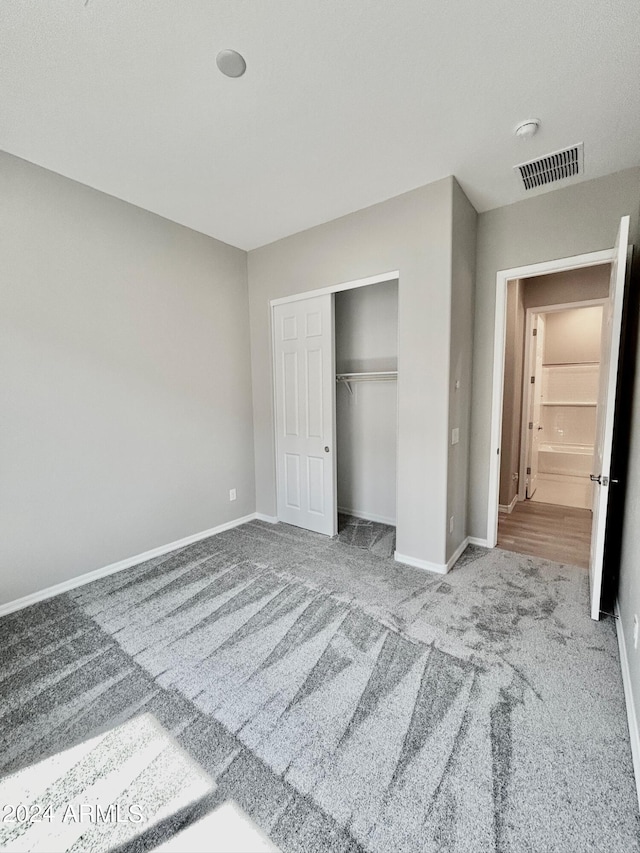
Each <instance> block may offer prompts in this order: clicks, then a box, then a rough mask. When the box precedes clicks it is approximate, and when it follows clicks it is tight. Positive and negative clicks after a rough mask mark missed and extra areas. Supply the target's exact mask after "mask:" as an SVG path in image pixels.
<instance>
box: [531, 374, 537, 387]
mask: <svg viewBox="0 0 640 853" xmlns="http://www.w3.org/2000/svg"><path fill="white" fill-rule="evenodd" d="M531 384H532V385H535V384H536V377H535V376H532V377H531Z"/></svg>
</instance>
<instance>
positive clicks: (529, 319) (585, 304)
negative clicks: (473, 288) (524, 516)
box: [518, 297, 607, 501]
mask: <svg viewBox="0 0 640 853" xmlns="http://www.w3.org/2000/svg"><path fill="white" fill-rule="evenodd" d="M606 301H607V300H606V299H605V298H604V297H602V298H601V299H581V300H579V301H576V302H562V303H558V304H557V305H539V306H536V307H535V308H527V309H526V312H525V316H526V322H525V332H524V334H525V338H524V340H525V348H524V366H523V370H522V411H521V413H520V464H519V466H518V471H519V474H518V500H519V501H523V500H525V498H526V494H525V490H526V484H525V479H526V473H525V472H526V468H527V456H528V448H527V444H528V440H529V429H528V422H529V414H528V413H529V411H530V404H531V381H530V380H529V381H528V382H527V378H528V377H529V376H530V374H531V347H530V346H528V345H527V344H530V343H531V332H532V330H533V318H534V317H535V316H536V314H553V313H554V312H556V311H568V310H571V309H573V308H592V307H595V306H596V305H604V304H605V302H606Z"/></svg>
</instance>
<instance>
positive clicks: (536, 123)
mask: <svg viewBox="0 0 640 853" xmlns="http://www.w3.org/2000/svg"><path fill="white" fill-rule="evenodd" d="M539 127H540V119H539V118H528V119H527V120H526V121H521V122H520V124H519V125H518V126H517V127H516V128H515V130H514V131H513V132H514V134H515V135H516V136H517V137H518V139H531V137H532V136H535V135H536V133H537V132H538V128H539Z"/></svg>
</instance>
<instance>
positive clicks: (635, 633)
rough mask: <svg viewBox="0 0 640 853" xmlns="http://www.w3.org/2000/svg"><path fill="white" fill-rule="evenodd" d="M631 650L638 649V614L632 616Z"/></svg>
mask: <svg viewBox="0 0 640 853" xmlns="http://www.w3.org/2000/svg"><path fill="white" fill-rule="evenodd" d="M633 648H634V649H637V648H638V614H637V613H634V615H633Z"/></svg>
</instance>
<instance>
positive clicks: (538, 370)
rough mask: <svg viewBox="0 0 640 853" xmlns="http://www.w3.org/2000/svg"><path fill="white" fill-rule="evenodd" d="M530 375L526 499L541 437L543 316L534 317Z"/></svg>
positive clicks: (534, 476)
mask: <svg viewBox="0 0 640 853" xmlns="http://www.w3.org/2000/svg"><path fill="white" fill-rule="evenodd" d="M532 349H533V352H532V358H531V362H530V363H531V365H532V367H531V375H530V376H529V377H528V382H529V389H530V390H529V395H530V396H529V398H530V401H531V405H530V409H529V432H528V435H529V442H528V444H529V453H528V461H527V498H532V497H533V496H534V494H535V491H536V489H537V488H538V453H539V450H540V443H541V440H542V439H541V436H542V363H543V359H544V314H537V315H536V322H535V327H534V330H533V344H532Z"/></svg>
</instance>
